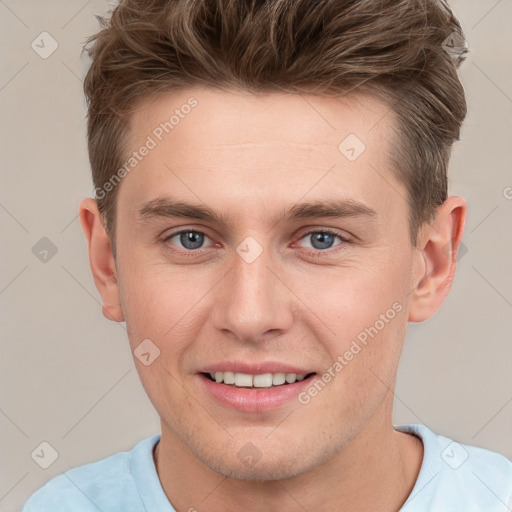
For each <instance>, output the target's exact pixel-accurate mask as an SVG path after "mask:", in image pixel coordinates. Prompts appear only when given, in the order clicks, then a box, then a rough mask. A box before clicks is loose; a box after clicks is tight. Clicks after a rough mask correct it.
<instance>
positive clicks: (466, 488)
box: [395, 425, 512, 512]
mask: <svg viewBox="0 0 512 512" xmlns="http://www.w3.org/2000/svg"><path fill="white" fill-rule="evenodd" d="M395 428H396V429H397V430H400V431H402V432H407V433H410V434H414V435H416V436H418V437H420V439H421V440H422V442H423V447H424V455H423V463H422V466H421V469H420V474H419V476H418V479H417V481H416V485H415V487H414V489H413V492H412V493H411V495H410V496H409V499H408V500H407V502H406V505H405V506H404V508H403V509H402V510H403V512H408V511H409V510H411V511H412V510H423V508H417V507H418V506H423V505H424V506H425V507H427V506H428V508H424V510H436V511H439V512H452V511H453V512H455V511H458V510H464V511H465V512H480V511H482V510H485V511H486V512H507V511H508V510H509V508H508V506H509V505H512V501H511V500H512V461H511V460H509V459H507V458H506V457H504V456H503V455H501V454H499V453H496V452H493V451H490V450H486V449H484V448H478V447H476V446H471V445H467V444H463V443H457V442H456V441H453V440H451V439H449V438H448V437H445V436H442V435H437V434H434V433H433V432H432V431H431V430H430V429H428V428H427V427H426V426H424V425H403V426H401V427H395ZM409 506H410V508H409Z"/></svg>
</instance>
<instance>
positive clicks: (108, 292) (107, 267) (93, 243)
mask: <svg viewBox="0 0 512 512" xmlns="http://www.w3.org/2000/svg"><path fill="white" fill-rule="evenodd" d="M79 218H80V224H81V225H82V230H83V232H84V235H85V238H86V240H87V246H88V249H89V264H90V267H91V271H92V275H93V278H94V283H95V284H96V288H97V289H98V292H99V293H100V295H101V298H102V302H103V304H102V312H103V315H104V316H105V318H107V319H108V320H112V321H115V322H122V321H124V316H123V312H122V309H121V304H120V297H119V288H118V285H117V274H116V264H115V260H114V256H113V253H112V247H111V245H110V240H109V237H108V234H107V232H106V231H105V228H104V225H103V218H102V215H101V213H100V211H99V210H98V205H97V203H96V201H95V200H94V199H91V198H87V199H84V200H83V201H82V202H81V203H80V207H79Z"/></svg>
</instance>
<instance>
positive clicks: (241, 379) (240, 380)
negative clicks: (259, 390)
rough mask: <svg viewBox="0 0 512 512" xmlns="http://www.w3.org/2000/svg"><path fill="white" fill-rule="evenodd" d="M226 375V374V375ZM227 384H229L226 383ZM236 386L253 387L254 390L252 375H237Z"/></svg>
mask: <svg viewBox="0 0 512 512" xmlns="http://www.w3.org/2000/svg"><path fill="white" fill-rule="evenodd" d="M224 375H226V373H224ZM224 384H227V382H224ZM234 384H235V386H238V387H251V388H252V375H249V374H247V373H235V382H234Z"/></svg>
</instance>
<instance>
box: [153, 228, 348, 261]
mask: <svg viewBox="0 0 512 512" xmlns="http://www.w3.org/2000/svg"><path fill="white" fill-rule="evenodd" d="M182 233H198V234H200V235H204V236H205V237H207V238H210V237H209V236H208V234H207V233H205V232H204V231H200V230H198V229H181V230H180V231H176V232H174V233H171V234H170V235H167V236H166V237H165V238H163V239H162V242H163V243H164V244H168V243H169V241H170V240H171V238H174V237H175V236H177V235H181V234H182ZM314 233H322V234H328V235H332V236H335V237H338V238H339V239H340V240H341V243H339V244H338V245H335V246H334V247H331V248H329V249H324V250H321V249H305V250H306V252H308V253H309V254H310V255H311V256H315V257H321V256H322V255H323V254H332V253H336V252H337V251H339V250H341V249H342V248H344V246H345V244H347V243H350V240H349V239H347V238H345V237H343V236H341V235H340V234H339V233H337V232H336V231H333V230H331V229H328V228H326V229H317V230H313V231H308V232H307V233H304V234H303V235H302V236H301V237H300V238H299V241H300V240H302V239H303V238H305V237H307V236H309V235H312V234H314ZM204 249H205V248H203V247H200V248H199V249H195V250H194V249H188V250H182V249H177V250H176V249H173V252H175V253H178V254H179V255H182V256H185V257H197V255H198V254H201V253H200V251H201V250H203V251H204Z"/></svg>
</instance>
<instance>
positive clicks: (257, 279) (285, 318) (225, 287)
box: [212, 250, 293, 344]
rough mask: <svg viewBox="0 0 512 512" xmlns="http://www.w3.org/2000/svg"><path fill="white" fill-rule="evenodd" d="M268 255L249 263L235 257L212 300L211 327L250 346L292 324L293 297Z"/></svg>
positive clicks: (284, 330)
mask: <svg viewBox="0 0 512 512" xmlns="http://www.w3.org/2000/svg"><path fill="white" fill-rule="evenodd" d="M269 253H270V251H267V250H264V251H263V252H262V254H260V255H259V256H258V257H257V258H256V259H255V260H254V261H252V262H249V261H247V260H245V259H244V258H243V257H241V256H240V255H239V254H238V253H235V254H234V256H233V262H232V267H231V271H230V272H228V273H227V274H226V276H225V277H224V279H223V280H222V282H221V283H219V287H218V288H219V289H218V292H217V294H216V297H215V299H216V300H215V306H214V310H213V313H212V314H213V324H214V326H215V328H217V329H218V330H220V331H223V334H224V335H226V334H228V335H230V336H232V337H233V338H235V339H237V340H239V341H243V342H244V343H249V344H258V343H261V342H264V341H267V340H269V339H270V338H274V337H277V336H279V335H281V334H283V333H284V332H286V331H287V330H288V329H290V327H291V325H292V322H293V293H292V292H291V291H290V289H289V284H288V283H286V278H285V276H283V273H282V271H281V272H280V271H279V270H277V265H276V262H275V261H273V260H272V257H271V255H270V254H269Z"/></svg>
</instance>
